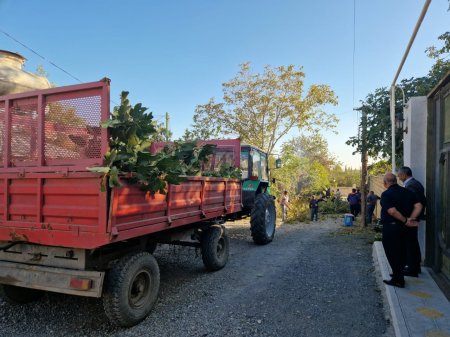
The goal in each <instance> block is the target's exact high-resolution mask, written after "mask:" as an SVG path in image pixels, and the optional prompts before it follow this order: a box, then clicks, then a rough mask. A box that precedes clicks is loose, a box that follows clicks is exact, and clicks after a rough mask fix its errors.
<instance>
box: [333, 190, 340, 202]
mask: <svg viewBox="0 0 450 337" xmlns="http://www.w3.org/2000/svg"><path fill="white" fill-rule="evenodd" d="M334 197H335V198H336V200H341V191H339V188H338V189H337V190H336V194H335V195H334Z"/></svg>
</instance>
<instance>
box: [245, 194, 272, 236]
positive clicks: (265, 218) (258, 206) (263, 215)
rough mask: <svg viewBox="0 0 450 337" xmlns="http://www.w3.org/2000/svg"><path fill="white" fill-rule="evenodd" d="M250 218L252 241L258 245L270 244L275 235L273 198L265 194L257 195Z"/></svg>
mask: <svg viewBox="0 0 450 337" xmlns="http://www.w3.org/2000/svg"><path fill="white" fill-rule="evenodd" d="M250 217H251V218H250V231H251V232H252V238H253V241H254V242H255V243H256V244H258V245H265V244H268V243H269V242H271V241H272V240H273V237H274V235H275V221H276V212H275V203H274V201H273V197H272V196H271V195H269V194H266V193H260V194H258V195H257V196H256V198H255V204H254V206H253V208H252V211H251V215H250Z"/></svg>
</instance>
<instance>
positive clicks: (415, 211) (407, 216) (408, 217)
mask: <svg viewBox="0 0 450 337" xmlns="http://www.w3.org/2000/svg"><path fill="white" fill-rule="evenodd" d="M383 182H384V187H385V188H386V191H384V192H383V193H382V194H381V223H382V224H383V241H382V242H383V247H384V251H385V252H386V257H387V259H388V261H389V264H390V266H391V268H392V279H390V280H383V282H384V283H386V284H387V285H391V286H395V287H400V288H403V287H404V286H405V279H404V274H403V268H404V266H405V255H406V249H405V244H406V242H405V241H406V228H407V227H408V226H416V225H417V221H416V220H415V219H416V218H417V217H418V216H419V214H420V212H421V211H422V205H421V204H420V202H418V201H417V200H416V196H415V195H414V193H412V192H411V191H409V190H407V189H406V188H403V187H400V186H399V185H398V184H397V178H396V176H395V175H394V174H393V173H386V174H385V176H384V180H383Z"/></svg>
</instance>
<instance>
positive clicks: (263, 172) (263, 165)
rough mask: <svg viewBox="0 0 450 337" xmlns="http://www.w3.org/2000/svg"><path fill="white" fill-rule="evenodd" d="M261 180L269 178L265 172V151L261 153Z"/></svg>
mask: <svg viewBox="0 0 450 337" xmlns="http://www.w3.org/2000/svg"><path fill="white" fill-rule="evenodd" d="M261 180H269V176H268V174H267V155H266V154H265V153H261Z"/></svg>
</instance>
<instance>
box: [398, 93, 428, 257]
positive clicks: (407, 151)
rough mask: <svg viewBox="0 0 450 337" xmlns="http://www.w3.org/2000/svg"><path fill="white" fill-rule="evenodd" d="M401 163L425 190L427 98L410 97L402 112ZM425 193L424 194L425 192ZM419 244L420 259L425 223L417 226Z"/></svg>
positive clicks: (422, 222) (423, 252) (423, 253)
mask: <svg viewBox="0 0 450 337" xmlns="http://www.w3.org/2000/svg"><path fill="white" fill-rule="evenodd" d="M403 118H404V119H405V121H404V128H406V127H408V132H407V133H404V134H403V163H404V165H405V166H408V167H410V168H411V170H412V173H413V176H414V178H416V179H417V180H418V181H420V182H421V183H422V185H423V186H424V188H426V167H427V166H426V156H427V98H426V97H425V96H420V97H411V98H410V99H409V101H408V103H407V104H406V106H405V108H404V110H403ZM425 193H426V192H425ZM419 244H420V250H421V251H422V257H424V255H425V223H424V221H421V222H420V225H419Z"/></svg>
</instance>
